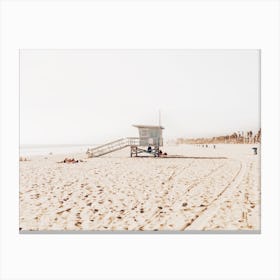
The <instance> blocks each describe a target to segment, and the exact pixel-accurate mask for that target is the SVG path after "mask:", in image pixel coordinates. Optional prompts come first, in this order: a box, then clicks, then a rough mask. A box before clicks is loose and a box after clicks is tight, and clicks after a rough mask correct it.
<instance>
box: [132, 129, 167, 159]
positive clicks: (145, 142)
mask: <svg viewBox="0 0 280 280" xmlns="http://www.w3.org/2000/svg"><path fill="white" fill-rule="evenodd" d="M133 126H134V127H136V128H138V131H139V143H138V145H131V147H130V156H131V157H132V156H138V155H139V154H141V153H149V154H153V155H154V156H155V157H156V156H157V157H158V156H159V155H160V149H159V147H161V146H163V138H162V130H163V129H164V127H162V126H156V125H133Z"/></svg>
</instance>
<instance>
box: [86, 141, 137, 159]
mask: <svg viewBox="0 0 280 280" xmlns="http://www.w3.org/2000/svg"><path fill="white" fill-rule="evenodd" d="M139 144H140V138H137V137H127V138H121V139H118V140H115V141H112V142H109V143H106V144H104V145H101V146H98V147H95V148H92V149H88V151H87V155H88V157H89V158H92V157H100V156H103V155H106V154H109V153H112V152H115V151H118V150H121V149H124V148H126V147H131V146H139Z"/></svg>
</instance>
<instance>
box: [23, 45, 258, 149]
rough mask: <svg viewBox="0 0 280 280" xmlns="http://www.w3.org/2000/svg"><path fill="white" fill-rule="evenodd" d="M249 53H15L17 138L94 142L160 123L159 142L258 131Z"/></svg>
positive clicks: (252, 53) (253, 53) (253, 62)
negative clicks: (17, 70)
mask: <svg viewBox="0 0 280 280" xmlns="http://www.w3.org/2000/svg"><path fill="white" fill-rule="evenodd" d="M259 67H260V65H259V51H257V50H104V51H102V50H99V51H95V50H22V51H21V52H20V139H21V145H26V144H82V143H86V144H91V143H92V144H96V143H102V142H105V141H110V140H115V139H117V138H121V137H127V136H138V131H137V129H136V128H134V127H132V125H133V124H148V125H153V124H158V114H159V110H160V111H161V124H162V125H163V126H164V127H165V130H164V133H163V137H164V139H165V140H168V139H176V138H180V137H187V138H192V137H211V136H218V135H224V134H228V133H232V132H235V131H242V130H244V131H247V130H253V131H257V130H258V129H259V128H260V112H259V110H260V104H259V70H260V69H259Z"/></svg>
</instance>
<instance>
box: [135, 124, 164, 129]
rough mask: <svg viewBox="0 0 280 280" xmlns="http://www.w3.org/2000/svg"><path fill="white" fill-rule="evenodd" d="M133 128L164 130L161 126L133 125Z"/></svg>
mask: <svg viewBox="0 0 280 280" xmlns="http://www.w3.org/2000/svg"><path fill="white" fill-rule="evenodd" d="M133 126H134V127H137V128H160V129H164V127H163V126H161V125H143V124H134V125H133Z"/></svg>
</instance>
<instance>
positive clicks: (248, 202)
mask: <svg viewBox="0 0 280 280" xmlns="http://www.w3.org/2000/svg"><path fill="white" fill-rule="evenodd" d="M209 146H210V147H208V148H202V147H196V146H194V145H178V146H168V147H165V149H164V151H167V153H168V154H177V155H185V156H203V157H220V156H225V157H228V158H227V159H192V158H175V159H174V158H170V159H169V158H130V157H129V150H122V151H118V152H115V153H113V154H110V155H107V156H104V157H99V158H92V159H87V158H86V155H85V154H82V155H81V154H79V155H78V154H77V155H50V156H48V158H47V159H45V157H43V156H42V157H40V156H37V157H32V158H31V160H30V161H21V162H20V228H21V229H22V230H101V231H104V230H159V231H160V230H180V231H182V230H260V157H259V155H257V156H256V155H253V152H252V149H251V148H252V147H253V146H257V145H216V149H213V145H209ZM258 148H259V146H258ZM70 156H73V157H75V158H76V159H84V160H86V162H79V163H76V164H65V163H57V161H61V160H63V159H64V158H65V157H70Z"/></svg>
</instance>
